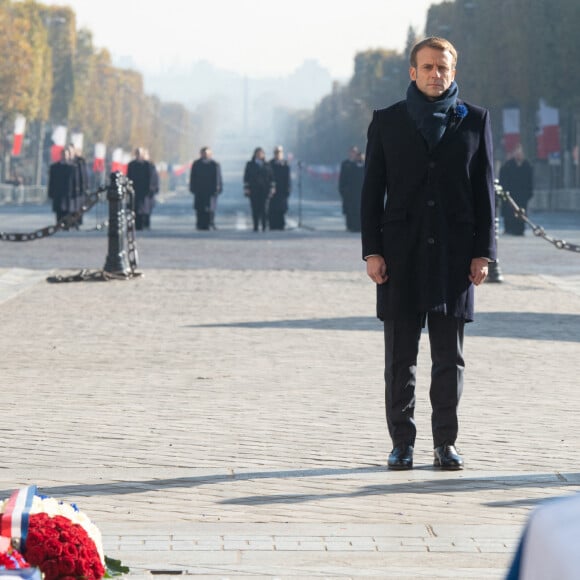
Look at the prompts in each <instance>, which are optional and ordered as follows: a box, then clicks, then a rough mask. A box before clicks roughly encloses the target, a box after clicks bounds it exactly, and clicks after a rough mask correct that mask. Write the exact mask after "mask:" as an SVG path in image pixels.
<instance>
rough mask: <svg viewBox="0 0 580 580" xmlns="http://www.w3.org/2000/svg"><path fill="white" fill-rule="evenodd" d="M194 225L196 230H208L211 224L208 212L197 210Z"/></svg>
mask: <svg viewBox="0 0 580 580" xmlns="http://www.w3.org/2000/svg"><path fill="white" fill-rule="evenodd" d="M195 213H196V217H197V220H196V224H195V227H196V228H197V229H198V230H209V226H210V224H211V215H210V213H209V210H207V209H198V210H196V212H195Z"/></svg>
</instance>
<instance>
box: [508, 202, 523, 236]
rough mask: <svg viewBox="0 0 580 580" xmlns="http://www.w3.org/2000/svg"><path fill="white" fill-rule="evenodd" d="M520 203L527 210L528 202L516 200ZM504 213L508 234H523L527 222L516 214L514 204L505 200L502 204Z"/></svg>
mask: <svg viewBox="0 0 580 580" xmlns="http://www.w3.org/2000/svg"><path fill="white" fill-rule="evenodd" d="M516 203H518V205H519V206H520V207H521V208H522V209H523V210H524V211H526V212H527V209H528V202H527V201H523V202H522V201H520V202H516ZM502 215H503V225H504V230H505V233H506V234H511V235H512V236H523V235H524V232H525V230H526V224H525V223H524V222H523V221H522V220H521V219H519V218H517V217H516V215H515V214H514V210H513V208H512V206H511V205H510V204H509V203H508V202H506V201H504V202H503V206H502Z"/></svg>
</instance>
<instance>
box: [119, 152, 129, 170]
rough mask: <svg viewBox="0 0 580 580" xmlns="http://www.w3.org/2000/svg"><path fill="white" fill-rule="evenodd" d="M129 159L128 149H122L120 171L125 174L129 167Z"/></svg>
mask: <svg viewBox="0 0 580 580" xmlns="http://www.w3.org/2000/svg"><path fill="white" fill-rule="evenodd" d="M130 161H131V153H129V152H128V151H123V157H122V160H121V172H122V173H123V174H125V175H127V168H128V167H129V163H130Z"/></svg>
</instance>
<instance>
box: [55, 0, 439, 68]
mask: <svg viewBox="0 0 580 580" xmlns="http://www.w3.org/2000/svg"><path fill="white" fill-rule="evenodd" d="M49 3H50V4H62V5H68V6H71V7H72V8H73V9H74V11H75V12H76V14H77V20H78V22H77V25H78V26H79V27H81V26H82V27H86V28H89V29H90V30H91V31H92V32H93V35H94V41H95V44H96V45H97V46H99V47H105V48H108V49H109V50H110V51H111V52H112V53H113V54H114V55H115V56H117V57H121V56H128V57H131V58H132V60H133V61H134V63H135V64H136V65H137V67H138V68H139V69H140V70H142V71H153V70H156V69H158V68H160V67H163V68H167V67H170V66H172V65H175V66H180V65H183V64H187V63H189V62H192V61H197V60H208V61H210V62H211V63H213V64H215V65H217V66H220V67H222V68H227V69H229V70H234V71H237V72H239V73H241V74H248V75H251V76H277V75H280V74H282V75H284V74H287V73H290V72H292V71H293V70H294V69H296V68H297V67H298V66H299V65H300V64H301V63H302V62H303V61H304V60H305V59H307V58H314V59H316V60H318V61H319V62H320V63H321V64H322V65H323V66H325V67H326V68H328V69H329V70H330V72H331V74H332V75H333V76H334V77H336V78H346V77H348V76H350V74H351V73H352V70H353V57H354V54H355V53H356V52H357V51H358V50H364V49H367V48H378V47H381V48H394V49H397V50H402V49H403V48H404V45H405V39H406V36H407V29H408V27H409V26H410V25H412V26H414V27H415V28H416V29H417V30H418V31H419V32H423V28H424V25H425V18H426V14H427V8H428V7H429V6H430V5H431V4H437V3H439V0H349V1H346V0H289V1H288V2H273V1H266V0H204V1H201V0H61V1H58V0H50V1H49Z"/></svg>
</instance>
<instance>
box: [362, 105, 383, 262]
mask: <svg viewBox="0 0 580 580" xmlns="http://www.w3.org/2000/svg"><path fill="white" fill-rule="evenodd" d="M386 175H387V170H386V166H385V155H384V151H383V144H382V140H381V132H380V126H379V120H378V114H377V111H375V112H374V113H373V119H372V121H371V123H370V125H369V129H368V137H367V148H366V161H365V177H364V181H363V187H362V194H361V231H362V251H363V259H364V258H365V257H366V256H370V255H372V254H379V255H381V256H382V255H383V243H382V234H381V220H382V216H383V213H384V211H385V209H384V207H385V206H384V204H385V191H386V186H387V177H386Z"/></svg>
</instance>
